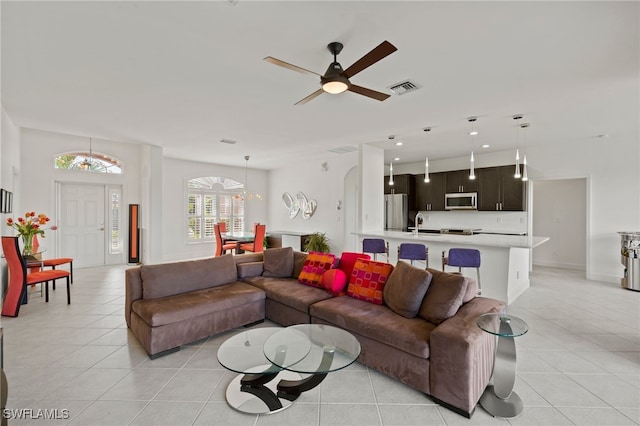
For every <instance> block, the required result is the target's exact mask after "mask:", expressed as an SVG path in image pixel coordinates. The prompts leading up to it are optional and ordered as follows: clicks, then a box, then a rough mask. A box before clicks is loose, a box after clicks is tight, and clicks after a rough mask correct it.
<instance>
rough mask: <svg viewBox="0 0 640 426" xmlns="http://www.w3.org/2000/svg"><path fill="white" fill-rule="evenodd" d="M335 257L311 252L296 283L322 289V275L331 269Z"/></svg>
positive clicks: (329, 254)
mask: <svg viewBox="0 0 640 426" xmlns="http://www.w3.org/2000/svg"><path fill="white" fill-rule="evenodd" d="M335 262H336V256H335V255H334V254H331V253H320V252H311V253H309V255H308V256H307V259H306V260H305V261H304V266H303V267H302V272H300V275H298V281H300V282H301V283H302V284H306V285H310V286H312V287H320V288H321V287H322V274H324V272H325V271H328V270H329V269H331V268H332V267H333V264H334V263H335Z"/></svg>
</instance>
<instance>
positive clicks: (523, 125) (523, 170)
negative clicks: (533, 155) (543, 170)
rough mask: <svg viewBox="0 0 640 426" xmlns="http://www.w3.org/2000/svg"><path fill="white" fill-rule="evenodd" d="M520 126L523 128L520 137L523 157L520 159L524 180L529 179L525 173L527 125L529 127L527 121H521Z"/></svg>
mask: <svg viewBox="0 0 640 426" xmlns="http://www.w3.org/2000/svg"><path fill="white" fill-rule="evenodd" d="M520 127H521V128H523V129H524V136H523V138H522V139H523V145H524V148H523V151H524V158H523V159H522V181H523V182H526V181H528V180H529V175H528V174H527V127H529V123H522V124H521V125H520Z"/></svg>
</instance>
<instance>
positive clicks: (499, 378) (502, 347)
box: [476, 313, 529, 418]
mask: <svg viewBox="0 0 640 426" xmlns="http://www.w3.org/2000/svg"><path fill="white" fill-rule="evenodd" d="M476 324H477V325H478V327H480V328H481V329H482V330H483V331H485V332H487V333H490V334H493V335H496V336H498V344H497V347H496V357H495V361H494V365H493V386H487V388H486V389H485V391H484V393H483V394H482V396H481V397H480V405H482V408H484V409H485V410H487V412H489V414H491V415H493V416H494V417H503V418H512V417H516V416H517V415H518V414H520V413H521V412H522V407H523V404H522V399H520V396H518V394H517V393H515V392H513V386H514V385H515V382H516V344H515V342H514V340H513V339H514V338H515V337H518V336H522V335H523V334H525V333H526V332H527V331H529V326H528V325H527V323H526V322H525V321H524V320H523V319H521V318H518V317H516V316H514V315H509V314H505V313H499V314H494V313H489V314H483V315H480V316H479V317H478V318H477V319H476Z"/></svg>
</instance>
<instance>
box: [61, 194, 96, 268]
mask: <svg viewBox="0 0 640 426" xmlns="http://www.w3.org/2000/svg"><path fill="white" fill-rule="evenodd" d="M104 198H105V189H104V186H103V185H83V184H75V183H63V184H62V186H61V189H60V229H59V232H60V234H59V237H60V254H59V256H60V257H72V258H73V265H74V266H75V267H78V268H83V267H87V266H100V265H104V264H105V256H104V232H105V220H104Z"/></svg>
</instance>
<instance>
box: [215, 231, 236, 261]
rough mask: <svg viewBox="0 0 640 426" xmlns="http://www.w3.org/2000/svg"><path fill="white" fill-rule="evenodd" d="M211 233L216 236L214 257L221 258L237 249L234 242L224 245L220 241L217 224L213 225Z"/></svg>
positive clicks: (220, 236)
mask: <svg viewBox="0 0 640 426" xmlns="http://www.w3.org/2000/svg"><path fill="white" fill-rule="evenodd" d="M213 232H214V233H215V235H216V253H215V255H214V256H215V257H218V256H222V255H223V254H225V253H227V252H228V251H231V250H235V248H236V247H237V244H236V243H235V242H233V243H225V242H223V241H222V235H221V231H220V224H219V223H216V224H214V225H213Z"/></svg>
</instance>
